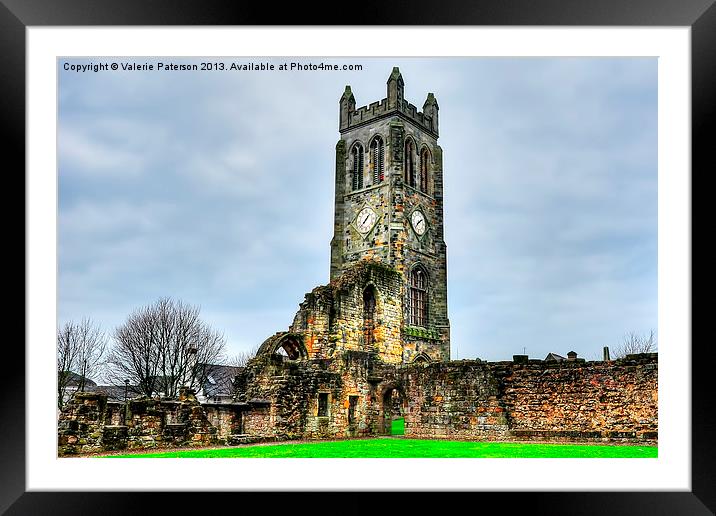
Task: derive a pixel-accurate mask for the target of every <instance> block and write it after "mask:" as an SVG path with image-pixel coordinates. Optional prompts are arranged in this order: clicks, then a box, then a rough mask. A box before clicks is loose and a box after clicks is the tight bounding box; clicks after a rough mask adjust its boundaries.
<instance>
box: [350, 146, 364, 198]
mask: <svg viewBox="0 0 716 516" xmlns="http://www.w3.org/2000/svg"><path fill="white" fill-rule="evenodd" d="M351 156H352V157H353V172H352V186H353V190H360V189H361V188H363V146H362V145H361V144H360V143H357V144H355V145H354V146H353V150H352V151H351Z"/></svg>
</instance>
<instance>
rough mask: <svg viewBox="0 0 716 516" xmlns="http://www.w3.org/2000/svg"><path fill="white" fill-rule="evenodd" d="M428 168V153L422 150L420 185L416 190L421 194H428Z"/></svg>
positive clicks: (426, 150)
mask: <svg viewBox="0 0 716 516" xmlns="http://www.w3.org/2000/svg"><path fill="white" fill-rule="evenodd" d="M429 168H430V152H429V151H428V149H426V148H423V150H422V151H421V152H420V185H419V186H418V188H419V189H420V191H421V192H425V193H428V176H429V174H428V171H429Z"/></svg>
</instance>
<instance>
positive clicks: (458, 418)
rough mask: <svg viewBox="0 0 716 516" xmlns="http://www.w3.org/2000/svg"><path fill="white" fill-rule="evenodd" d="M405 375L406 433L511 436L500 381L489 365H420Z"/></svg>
mask: <svg viewBox="0 0 716 516" xmlns="http://www.w3.org/2000/svg"><path fill="white" fill-rule="evenodd" d="M405 376H406V381H405V386H406V392H405V394H406V398H407V410H406V412H405V435H406V436H407V437H414V438H448V439H490V440H494V439H507V438H508V425H507V417H506V413H505V408H504V405H503V404H502V403H501V400H500V398H499V394H500V392H499V387H498V383H497V381H496V379H495V377H494V376H493V374H492V370H491V369H490V367H489V366H488V365H487V364H484V363H481V362H477V361H463V362H446V363H439V364H432V365H429V366H426V367H420V366H415V367H411V368H409V369H408V371H407V372H406V373H405Z"/></svg>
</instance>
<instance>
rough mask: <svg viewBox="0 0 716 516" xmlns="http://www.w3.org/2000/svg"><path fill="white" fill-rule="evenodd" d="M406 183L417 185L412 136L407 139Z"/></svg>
mask: <svg viewBox="0 0 716 516" xmlns="http://www.w3.org/2000/svg"><path fill="white" fill-rule="evenodd" d="M405 184H406V185H410V186H415V147H414V145H413V140H412V139H410V138H408V139H407V140H406V141H405Z"/></svg>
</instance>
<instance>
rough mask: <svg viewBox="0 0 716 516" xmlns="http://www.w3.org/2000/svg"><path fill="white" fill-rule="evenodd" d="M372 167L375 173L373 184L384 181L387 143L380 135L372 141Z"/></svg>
mask: <svg viewBox="0 0 716 516" xmlns="http://www.w3.org/2000/svg"><path fill="white" fill-rule="evenodd" d="M370 169H371V171H372V173H373V184H374V185H376V184H378V183H381V182H383V179H385V144H384V143H383V138H381V137H380V136H376V137H375V138H373V141H372V142H370Z"/></svg>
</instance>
